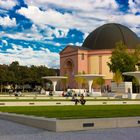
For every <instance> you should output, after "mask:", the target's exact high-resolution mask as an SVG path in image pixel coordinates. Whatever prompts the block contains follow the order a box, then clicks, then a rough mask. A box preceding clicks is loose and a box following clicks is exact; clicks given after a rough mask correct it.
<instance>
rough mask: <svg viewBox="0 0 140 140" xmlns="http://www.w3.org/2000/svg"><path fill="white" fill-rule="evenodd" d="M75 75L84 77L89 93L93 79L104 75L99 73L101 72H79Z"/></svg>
mask: <svg viewBox="0 0 140 140" xmlns="http://www.w3.org/2000/svg"><path fill="white" fill-rule="evenodd" d="M75 77H82V78H85V79H86V80H87V82H88V88H89V93H92V88H91V87H92V83H93V80H94V79H96V78H98V77H104V75H101V74H79V75H75Z"/></svg>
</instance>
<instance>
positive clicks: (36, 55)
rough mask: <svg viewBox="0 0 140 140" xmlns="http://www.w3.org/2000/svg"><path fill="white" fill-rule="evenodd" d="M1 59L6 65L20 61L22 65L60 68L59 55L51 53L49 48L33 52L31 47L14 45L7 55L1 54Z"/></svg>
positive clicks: (7, 51)
mask: <svg viewBox="0 0 140 140" xmlns="http://www.w3.org/2000/svg"><path fill="white" fill-rule="evenodd" d="M7 57H8V59H7ZM0 59H1V62H2V63H4V64H10V63H11V62H13V61H19V63H20V64H21V65H28V66H30V65H38V66H39V65H45V66H47V67H53V68H58V67H59V54H58V53H54V52H50V51H49V50H48V49H47V48H44V49H42V50H33V48H31V47H28V48H23V47H22V46H17V45H15V44H12V48H11V49H7V50H6V52H5V53H1V52H0Z"/></svg>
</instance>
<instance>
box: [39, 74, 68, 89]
mask: <svg viewBox="0 0 140 140" xmlns="http://www.w3.org/2000/svg"><path fill="white" fill-rule="evenodd" d="M42 78H43V79H48V80H50V81H51V82H52V84H53V91H54V92H55V91H56V85H57V82H58V81H59V80H61V79H67V77H66V76H45V77H42Z"/></svg>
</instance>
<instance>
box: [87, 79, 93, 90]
mask: <svg viewBox="0 0 140 140" xmlns="http://www.w3.org/2000/svg"><path fill="white" fill-rule="evenodd" d="M92 82H93V80H88V87H89V93H92V89H91V87H92Z"/></svg>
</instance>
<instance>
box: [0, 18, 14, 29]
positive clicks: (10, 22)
mask: <svg viewBox="0 0 140 140" xmlns="http://www.w3.org/2000/svg"><path fill="white" fill-rule="evenodd" d="M0 25H1V26H4V27H13V26H16V19H15V18H12V19H10V18H9V16H6V17H0Z"/></svg>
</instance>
